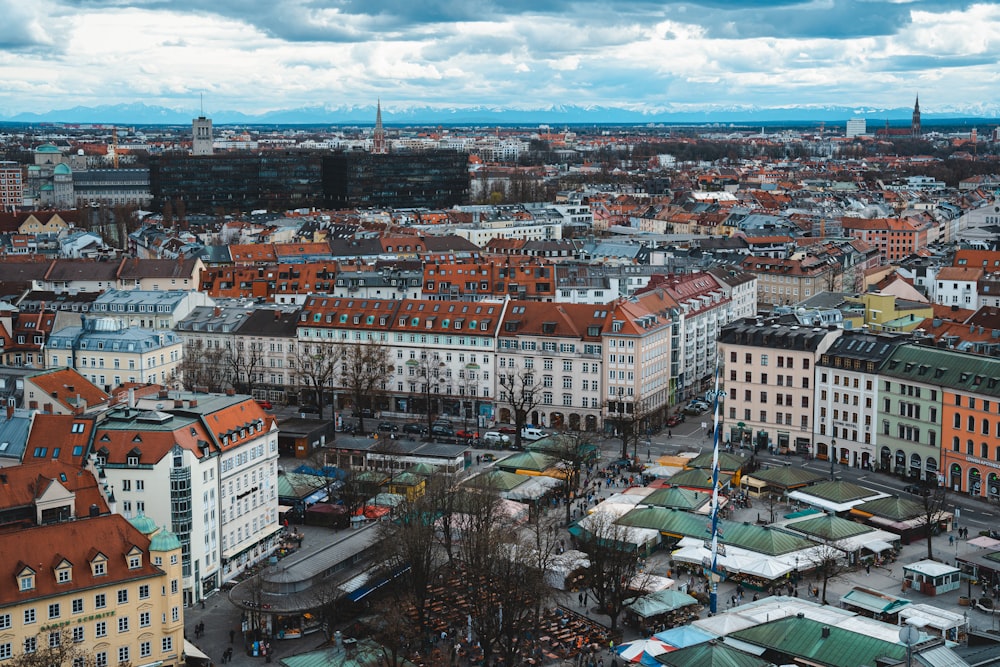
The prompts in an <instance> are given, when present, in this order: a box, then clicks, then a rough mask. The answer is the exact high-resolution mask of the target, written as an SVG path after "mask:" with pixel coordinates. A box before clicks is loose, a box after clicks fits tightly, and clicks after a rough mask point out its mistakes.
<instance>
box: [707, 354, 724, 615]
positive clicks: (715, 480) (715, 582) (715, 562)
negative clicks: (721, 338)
mask: <svg viewBox="0 0 1000 667" xmlns="http://www.w3.org/2000/svg"><path fill="white" fill-rule="evenodd" d="M720 377H721V369H720V368H719V364H718V363H716V365H715V396H714V404H713V405H714V409H715V418H714V419H713V420H712V565H711V571H710V573H709V582H710V586H711V588H710V593H709V598H708V610H709V611H710V612H711V613H713V614H715V613H716V612H717V611H718V606H719V431H720V428H719V379H720Z"/></svg>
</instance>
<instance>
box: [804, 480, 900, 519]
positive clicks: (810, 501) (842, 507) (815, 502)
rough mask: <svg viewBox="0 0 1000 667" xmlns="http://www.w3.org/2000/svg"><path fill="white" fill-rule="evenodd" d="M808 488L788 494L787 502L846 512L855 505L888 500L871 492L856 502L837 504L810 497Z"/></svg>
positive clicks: (885, 494)
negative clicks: (797, 502)
mask: <svg viewBox="0 0 1000 667" xmlns="http://www.w3.org/2000/svg"><path fill="white" fill-rule="evenodd" d="M808 489H809V487H808V486H807V487H805V488H804V489H796V490H795V491H792V492H791V493H789V494H788V499H789V500H797V501H799V502H800V503H803V504H805V505H810V506H812V507H818V508H820V509H822V510H826V511H827V512H834V513H840V512H848V511H850V509H851V508H852V507H854V506H856V505H861V504H862V503H867V502H868V501H870V500H878V499H879V498H888V497H889V494H888V493H881V492H879V491H872V495H870V496H867V497H865V498H858V499H856V500H848V501H846V502H842V503H838V502H834V501H832V500H827V499H825V498H820V497H819V496H813V495H810V494H809V492H808Z"/></svg>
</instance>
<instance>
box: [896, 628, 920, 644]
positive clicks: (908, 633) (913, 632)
mask: <svg viewBox="0 0 1000 667" xmlns="http://www.w3.org/2000/svg"><path fill="white" fill-rule="evenodd" d="M899 641H900V642H902V643H903V644H906V645H907V646H913V645H914V644H916V643H917V642H918V641H920V630H917V629H916V628H915V627H913V626H912V625H904V626H903V627H901V628H900V629H899Z"/></svg>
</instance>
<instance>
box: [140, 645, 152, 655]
mask: <svg viewBox="0 0 1000 667" xmlns="http://www.w3.org/2000/svg"><path fill="white" fill-rule="evenodd" d="M151 655H153V643H152V642H140V643H139V657H140V658H148V657H149V656H151Z"/></svg>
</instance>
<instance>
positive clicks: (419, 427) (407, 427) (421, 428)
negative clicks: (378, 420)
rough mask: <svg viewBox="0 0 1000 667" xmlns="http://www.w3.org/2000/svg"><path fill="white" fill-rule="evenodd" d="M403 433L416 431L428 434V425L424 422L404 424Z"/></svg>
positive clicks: (420, 433)
mask: <svg viewBox="0 0 1000 667" xmlns="http://www.w3.org/2000/svg"><path fill="white" fill-rule="evenodd" d="M403 433H415V434H416V435H426V434H427V427H426V426H425V425H424V424H415V423H411V424H403Z"/></svg>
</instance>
